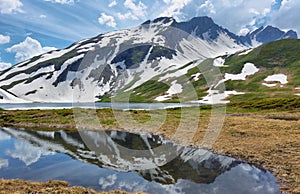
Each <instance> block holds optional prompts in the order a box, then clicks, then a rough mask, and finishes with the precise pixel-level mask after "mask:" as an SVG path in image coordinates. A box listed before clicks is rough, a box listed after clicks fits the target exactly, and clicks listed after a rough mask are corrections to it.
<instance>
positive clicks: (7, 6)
mask: <svg viewBox="0 0 300 194" xmlns="http://www.w3.org/2000/svg"><path fill="white" fill-rule="evenodd" d="M22 6H23V3H22V2H21V1H20V0H0V13H2V14H11V13H14V12H19V13H24V11H23V10H22V9H21V7H22Z"/></svg>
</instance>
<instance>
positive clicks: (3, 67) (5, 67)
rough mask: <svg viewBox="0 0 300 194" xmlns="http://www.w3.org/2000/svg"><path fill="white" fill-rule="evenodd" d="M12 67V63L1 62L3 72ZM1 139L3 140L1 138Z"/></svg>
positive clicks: (0, 66) (0, 68)
mask: <svg viewBox="0 0 300 194" xmlns="http://www.w3.org/2000/svg"><path fill="white" fill-rule="evenodd" d="M11 66H12V64H11V63H4V62H0V71H3V70H5V69H8V68H10V67H11ZM0 139H1V138H0Z"/></svg>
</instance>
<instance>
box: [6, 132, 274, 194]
mask: <svg viewBox="0 0 300 194" xmlns="http://www.w3.org/2000/svg"><path fill="white" fill-rule="evenodd" d="M87 140H88V141H87ZM160 148H162V149H160ZM139 154H140V155H139ZM0 178H7V179H10V178H20V179H26V180H32V181H47V180H49V179H59V180H66V181H68V182H70V184H71V185H81V186H85V187H91V188H94V189H96V190H105V191H107V190H112V189H122V190H126V191H144V192H147V193H279V192H278V190H279V185H277V184H276V178H275V177H274V176H273V175H272V174H271V173H270V172H267V171H264V170H262V169H259V168H256V167H254V166H252V165H249V164H247V163H243V162H241V161H238V160H235V159H233V158H230V157H227V156H222V155H217V154H213V153H211V152H209V151H206V150H202V149H194V148H190V147H183V146H178V145H176V144H174V143H172V142H168V141H165V140H164V139H163V138H162V137H160V136H154V135H150V134H132V133H127V132H117V131H106V132H103V131H102V132H95V131H81V132H80V133H79V132H65V131H63V130H61V131H56V132H47V131H33V130H24V129H15V128H6V127H3V128H0Z"/></svg>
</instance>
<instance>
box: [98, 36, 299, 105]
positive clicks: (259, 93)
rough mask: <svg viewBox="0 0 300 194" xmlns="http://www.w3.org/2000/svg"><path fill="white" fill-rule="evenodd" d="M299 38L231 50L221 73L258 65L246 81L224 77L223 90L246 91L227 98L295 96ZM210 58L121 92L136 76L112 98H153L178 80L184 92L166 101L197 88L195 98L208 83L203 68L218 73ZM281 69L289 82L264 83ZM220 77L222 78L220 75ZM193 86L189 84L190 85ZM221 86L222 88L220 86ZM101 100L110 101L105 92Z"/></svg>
mask: <svg viewBox="0 0 300 194" xmlns="http://www.w3.org/2000/svg"><path fill="white" fill-rule="evenodd" d="M299 50H300V40H298V39H284V40H279V41H274V42H271V43H267V44H263V45H262V46H260V47H258V48H255V49H253V50H252V51H251V52H250V53H248V54H246V55H238V54H234V55H231V56H229V57H227V58H226V62H225V67H220V71H221V75H223V76H224V74H225V73H231V74H238V73H240V72H241V70H242V68H243V66H244V64H245V63H247V62H251V63H253V64H255V66H256V67H258V68H259V72H258V73H256V74H254V75H252V76H248V77H247V79H246V81H240V80H236V81H227V82H225V87H226V90H236V91H241V92H245V93H246V94H244V95H237V96H232V97H231V98H230V99H231V101H234V102H241V101H247V100H257V99H265V98H282V97H283V98H286V97H294V96H295V93H297V92H298V93H300V91H296V90H295V88H296V87H300V55H299V54H298V51H299ZM192 64H193V62H190V63H188V64H186V65H184V66H183V67H182V68H181V69H183V68H185V67H188V66H191V65H192ZM212 64H213V59H207V60H205V61H203V62H202V63H201V64H199V65H198V66H196V67H193V68H191V69H190V70H188V72H187V73H186V74H185V75H183V76H179V77H177V78H176V77H173V78H172V77H171V78H169V79H168V80H167V81H158V80H159V78H160V77H163V76H164V75H166V74H171V73H174V72H176V71H174V70H173V71H169V72H166V73H164V74H162V75H159V76H156V77H154V78H153V79H152V80H149V81H147V82H146V83H144V84H142V85H140V86H138V87H137V88H134V89H133V90H130V91H127V92H124V91H125V90H126V89H127V88H129V87H130V86H132V85H133V84H134V83H135V82H136V81H137V80H136V79H137V78H136V79H135V80H133V82H132V83H130V84H129V85H128V87H125V89H123V90H122V91H119V93H118V94H117V95H116V97H115V98H114V100H115V101H127V99H129V100H130V101H131V102H153V101H154V99H155V98H156V97H157V96H162V95H165V94H166V92H167V91H168V89H169V87H170V85H171V83H172V81H175V80H177V83H179V84H181V85H182V86H183V92H182V93H181V94H180V95H173V96H172V98H171V99H170V100H167V101H165V102H178V101H179V99H181V100H183V101H189V100H195V98H193V99H191V98H190V96H191V94H192V92H194V91H195V92H196V94H197V96H198V99H200V98H201V97H203V96H205V95H206V91H207V89H208V85H209V83H207V81H206V80H207V79H205V78H207V77H205V76H203V74H204V72H205V74H206V76H210V77H211V78H216V79H218V78H217V77H212V76H217V75H212V73H211V72H213V73H214V74H218V73H217V71H219V69H217V68H215V67H213V65H212ZM196 73H202V75H200V77H199V80H197V81H195V80H194V79H193V75H195V74H196ZM278 73H282V74H285V75H287V76H288V84H285V85H283V87H280V86H279V85H280V84H278V85H277V86H276V87H267V86H263V85H262V83H263V82H264V79H265V78H266V77H267V76H269V75H273V74H278ZM219 79H222V78H219ZM191 86H192V87H191ZM221 90H222V89H221ZM102 101H106V102H108V101H110V96H109V95H108V96H104V97H103V99H102Z"/></svg>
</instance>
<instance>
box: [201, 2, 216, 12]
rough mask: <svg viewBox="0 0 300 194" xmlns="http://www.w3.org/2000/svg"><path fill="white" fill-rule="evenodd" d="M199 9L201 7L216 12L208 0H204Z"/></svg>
mask: <svg viewBox="0 0 300 194" xmlns="http://www.w3.org/2000/svg"><path fill="white" fill-rule="evenodd" d="M199 9H203V10H204V11H207V12H208V13H211V14H215V13H216V11H215V7H214V5H213V4H212V3H211V1H209V0H206V1H205V2H204V3H203V4H202V5H200V7H199Z"/></svg>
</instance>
